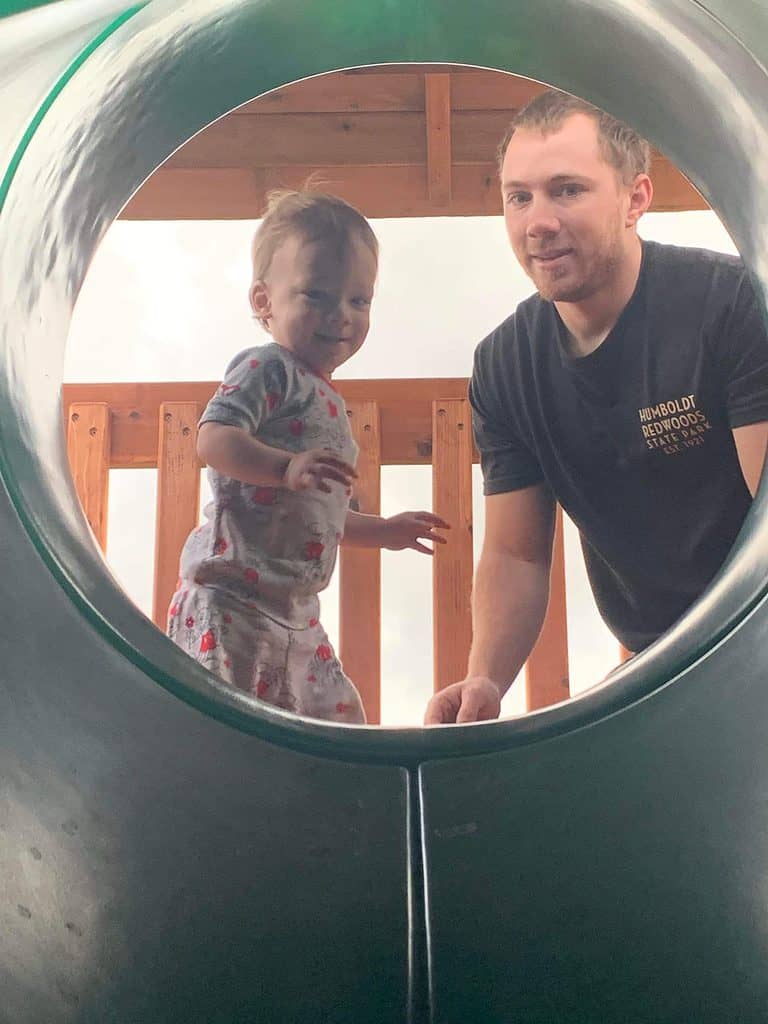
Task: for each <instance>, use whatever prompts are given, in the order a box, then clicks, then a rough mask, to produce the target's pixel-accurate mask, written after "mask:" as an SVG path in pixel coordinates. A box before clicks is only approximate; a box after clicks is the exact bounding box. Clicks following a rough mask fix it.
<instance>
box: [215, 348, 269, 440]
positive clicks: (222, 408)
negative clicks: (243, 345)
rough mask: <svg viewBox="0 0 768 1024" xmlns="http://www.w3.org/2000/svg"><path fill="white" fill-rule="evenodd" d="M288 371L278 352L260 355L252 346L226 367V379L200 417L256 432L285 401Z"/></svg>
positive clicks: (252, 432)
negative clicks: (276, 355) (278, 356)
mask: <svg viewBox="0 0 768 1024" xmlns="http://www.w3.org/2000/svg"><path fill="white" fill-rule="evenodd" d="M287 390H288V373H287V370H286V367H285V364H284V363H283V362H282V361H281V360H280V359H278V358H277V357H275V356H268V357H267V358H260V357H259V355H258V354H257V350H255V349H251V350H250V351H249V352H245V353H243V354H242V358H240V359H239V360H238V359H235V360H233V361H232V363H230V365H229V366H228V367H227V372H226V375H225V377H224V380H223V381H222V383H221V384H220V386H219V388H218V390H217V391H216V394H215V395H214V396H213V398H212V399H211V400H210V402H209V403H208V405H207V406H206V408H205V412H204V413H203V415H202V416H201V417H200V423H201V424H202V423H223V424H225V425H226V426H230V427H241V428H242V429H243V430H247V431H248V432H249V433H251V434H256V433H257V432H258V429H259V427H260V425H261V424H262V423H264V422H266V421H267V420H269V419H271V418H272V417H273V416H274V415H276V414H277V413H278V412H279V410H280V408H281V406H282V405H283V404H284V403H285V399H286V394H287Z"/></svg>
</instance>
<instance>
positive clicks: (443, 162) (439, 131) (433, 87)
mask: <svg viewBox="0 0 768 1024" xmlns="http://www.w3.org/2000/svg"><path fill="white" fill-rule="evenodd" d="M424 108H425V111H426V127H427V183H428V195H429V201H430V203H433V204H434V205H435V206H438V207H442V206H445V207H447V206H449V205H450V202H451V76H450V75H445V74H439V75H433V74H427V75H425V76H424Z"/></svg>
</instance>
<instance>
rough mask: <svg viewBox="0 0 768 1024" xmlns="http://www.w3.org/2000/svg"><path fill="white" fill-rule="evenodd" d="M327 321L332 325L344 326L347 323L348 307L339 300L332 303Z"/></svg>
mask: <svg viewBox="0 0 768 1024" xmlns="http://www.w3.org/2000/svg"><path fill="white" fill-rule="evenodd" d="M328 319H329V320H330V321H331V323H334V324H345V323H347V322H348V321H349V305H348V304H347V303H346V302H344V300H343V299H340V300H339V301H338V302H334V303H333V305H332V306H331V308H330V310H329V312H328Z"/></svg>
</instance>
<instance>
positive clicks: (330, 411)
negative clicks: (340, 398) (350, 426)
mask: <svg viewBox="0 0 768 1024" xmlns="http://www.w3.org/2000/svg"><path fill="white" fill-rule="evenodd" d="M328 415H329V416H330V417H331V419H332V420H335V419H336V417H337V416H338V415H339V410H338V409H337V408H336V406H335V405H334V404H333V402H332V401H331V400H330V398H329V399H328Z"/></svg>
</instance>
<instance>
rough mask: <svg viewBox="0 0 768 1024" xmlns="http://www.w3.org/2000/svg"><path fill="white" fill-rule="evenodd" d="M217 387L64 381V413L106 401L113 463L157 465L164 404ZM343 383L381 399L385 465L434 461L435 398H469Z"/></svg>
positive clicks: (438, 385) (198, 398)
mask: <svg viewBox="0 0 768 1024" xmlns="http://www.w3.org/2000/svg"><path fill="white" fill-rule="evenodd" d="M217 386H218V382H214V381H191V382H179V381H172V382H160V383H136V384H65V385H64V396H63V398H64V412H65V416H66V414H67V410H68V408H69V407H70V405H72V404H73V403H83V402H85V403H92V402H105V403H106V404H107V405H108V407H109V410H110V413H111V431H112V444H111V456H110V468H112V469H127V468H131V467H133V468H142V469H146V468H152V467H153V466H156V465H157V438H158V426H159V410H160V405H161V404H162V403H163V402H197V403H198V404H199V405H200V407H201V408H202V407H204V406H205V404H206V403H207V402H208V399H209V398H210V397H211V395H212V394H213V392H214V391H215V390H216V388H217ZM338 388H339V391H340V392H341V393H342V394H343V395H344V398H345V399H349V400H355V401H358V402H360V401H375V402H377V403H378V406H379V412H380V418H381V438H382V442H381V444H382V464H383V465H390V466H391V465H409V466H415V465H429V464H430V463H431V460H432V402H433V401H434V400H436V399H439V398H444V399H450V398H464V397H465V396H466V393H467V380H466V379H465V378H463V377H446V378H424V379H416V380H405V379H403V380H399V379H387V380H343V381H339V382H338ZM475 460H477V453H475Z"/></svg>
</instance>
